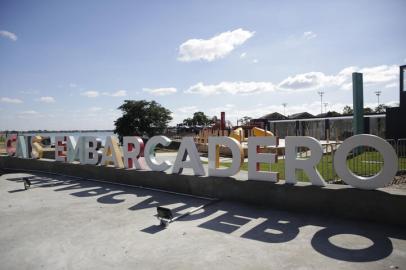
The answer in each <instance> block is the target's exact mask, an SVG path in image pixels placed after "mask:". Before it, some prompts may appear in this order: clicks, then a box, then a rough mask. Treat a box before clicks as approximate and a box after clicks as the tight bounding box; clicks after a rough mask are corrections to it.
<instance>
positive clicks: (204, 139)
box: [195, 112, 274, 156]
mask: <svg viewBox="0 0 406 270" xmlns="http://www.w3.org/2000/svg"><path fill="white" fill-rule="evenodd" d="M217 136H227V137H230V138H233V139H235V140H236V141H238V142H239V143H240V144H241V145H242V149H243V156H247V154H248V153H247V140H248V137H258V136H274V134H273V133H272V132H271V131H267V130H265V129H262V128H259V127H258V126H255V125H244V126H238V127H235V128H232V127H226V125H225V113H224V112H221V122H220V123H219V124H218V125H215V126H213V127H210V128H204V129H202V130H200V132H199V133H198V135H197V136H195V143H196V145H197V147H198V150H199V151H200V152H203V153H205V152H206V153H207V152H208V141H209V137H217ZM229 151H230V150H229V149H228V148H227V147H222V146H218V149H216V152H217V153H218V155H219V154H222V155H225V156H227V155H230V154H231V153H229Z"/></svg>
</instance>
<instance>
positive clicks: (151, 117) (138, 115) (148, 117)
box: [114, 100, 172, 140]
mask: <svg viewBox="0 0 406 270" xmlns="http://www.w3.org/2000/svg"><path fill="white" fill-rule="evenodd" d="M118 109H119V110H121V111H122V112H123V115H122V116H121V117H119V118H118V119H117V120H116V121H115V122H114V125H115V126H116V128H115V129H114V133H116V134H118V137H119V138H120V140H122V138H123V136H145V135H146V136H148V137H152V136H154V135H156V134H160V133H162V132H163V131H164V130H165V128H166V127H167V126H168V123H169V121H171V120H172V116H171V111H170V110H168V109H166V108H164V107H162V106H161V105H160V104H159V103H157V102H156V101H146V100H125V101H124V104H122V105H121V106H120V107H118Z"/></svg>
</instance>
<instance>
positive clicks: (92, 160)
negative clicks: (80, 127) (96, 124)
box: [80, 136, 99, 165]
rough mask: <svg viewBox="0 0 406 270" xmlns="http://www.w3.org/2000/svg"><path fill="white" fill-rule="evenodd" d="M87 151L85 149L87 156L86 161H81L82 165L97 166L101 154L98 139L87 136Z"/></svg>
mask: <svg viewBox="0 0 406 270" xmlns="http://www.w3.org/2000/svg"><path fill="white" fill-rule="evenodd" d="M84 139H85V149H83V151H84V153H85V156H84V158H85V159H84V161H83V162H82V160H81V161H80V163H82V164H92V165H95V164H97V163H98V162H99V153H98V152H97V140H96V137H93V136H86V137H85V138H84Z"/></svg>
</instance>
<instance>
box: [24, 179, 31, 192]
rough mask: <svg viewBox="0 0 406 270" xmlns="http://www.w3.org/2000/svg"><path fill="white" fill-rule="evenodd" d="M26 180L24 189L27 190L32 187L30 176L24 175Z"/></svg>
mask: <svg viewBox="0 0 406 270" xmlns="http://www.w3.org/2000/svg"><path fill="white" fill-rule="evenodd" d="M23 181H24V189H25V190H27V189H29V188H30V187H31V181H30V179H28V177H23Z"/></svg>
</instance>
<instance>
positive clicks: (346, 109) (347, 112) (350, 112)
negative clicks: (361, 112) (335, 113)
mask: <svg viewBox="0 0 406 270" xmlns="http://www.w3.org/2000/svg"><path fill="white" fill-rule="evenodd" d="M353 113H354V111H353V109H352V108H351V107H350V106H348V105H346V106H345V107H344V109H343V114H353Z"/></svg>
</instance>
